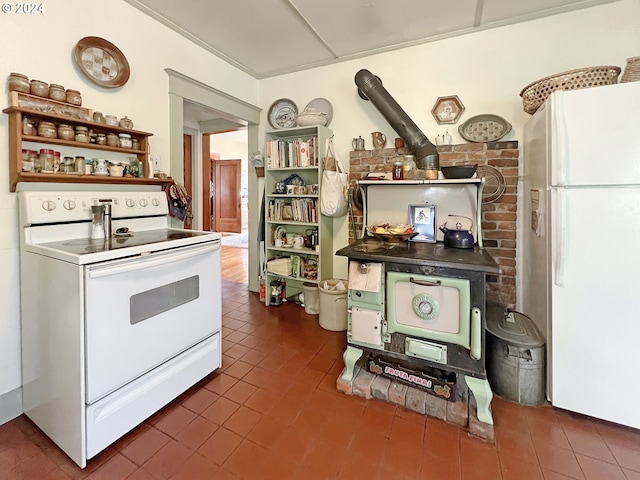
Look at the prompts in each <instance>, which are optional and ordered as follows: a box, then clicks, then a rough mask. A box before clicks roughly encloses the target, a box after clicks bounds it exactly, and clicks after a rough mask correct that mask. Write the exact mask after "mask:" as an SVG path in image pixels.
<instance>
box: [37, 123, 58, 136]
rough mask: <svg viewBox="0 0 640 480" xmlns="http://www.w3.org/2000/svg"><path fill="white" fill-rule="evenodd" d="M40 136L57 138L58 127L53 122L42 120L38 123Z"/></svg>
mask: <svg viewBox="0 0 640 480" xmlns="http://www.w3.org/2000/svg"><path fill="white" fill-rule="evenodd" d="M38 136H40V137H46V138H57V137H58V129H57V128H56V126H55V125H54V124H53V123H52V122H40V123H39V124H38Z"/></svg>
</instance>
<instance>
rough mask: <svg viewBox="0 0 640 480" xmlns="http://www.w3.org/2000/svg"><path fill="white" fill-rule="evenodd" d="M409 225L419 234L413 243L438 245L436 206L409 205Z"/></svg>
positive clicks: (425, 204)
mask: <svg viewBox="0 0 640 480" xmlns="http://www.w3.org/2000/svg"><path fill="white" fill-rule="evenodd" d="M409 223H411V224H412V225H413V228H414V230H415V231H416V232H418V234H417V235H416V236H414V237H412V238H411V239H410V241H412V242H429V243H436V206H435V205H429V204H427V203H420V204H417V205H409Z"/></svg>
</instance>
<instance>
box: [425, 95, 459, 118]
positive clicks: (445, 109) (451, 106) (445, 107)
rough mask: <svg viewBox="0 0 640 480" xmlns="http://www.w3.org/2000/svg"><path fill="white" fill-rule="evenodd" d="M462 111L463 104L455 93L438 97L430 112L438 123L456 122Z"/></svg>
mask: <svg viewBox="0 0 640 480" xmlns="http://www.w3.org/2000/svg"><path fill="white" fill-rule="evenodd" d="M462 112H464V105H463V104H462V102H461V101H460V99H459V98H458V96H457V95H450V96H448V97H438V100H436V103H435V105H434V106H433V109H432V110H431V114H432V115H433V117H434V118H435V119H436V121H437V122H438V123H439V124H443V123H456V122H457V121H458V119H459V118H460V115H462Z"/></svg>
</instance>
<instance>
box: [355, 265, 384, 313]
mask: <svg viewBox="0 0 640 480" xmlns="http://www.w3.org/2000/svg"><path fill="white" fill-rule="evenodd" d="M352 302H353V303H356V304H361V303H367V304H370V305H375V306H382V305H383V304H384V265H383V264H382V263H378V262H360V261H357V260H351V261H350V262H349V303H350V304H351V303H352Z"/></svg>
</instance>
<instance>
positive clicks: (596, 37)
mask: <svg viewBox="0 0 640 480" xmlns="http://www.w3.org/2000/svg"><path fill="white" fill-rule="evenodd" d="M639 18H640V1H638V0H623V1H621V2H616V3H612V4H607V5H603V6H598V7H592V8H588V9H585V10H580V11H577V12H572V13H567V14H562V15H557V16H554V17H549V18H544V19H540V20H535V21H530V22H526V23H521V24H517V25H511V26H507V27H502V28H496V29H494V30H487V31H483V32H478V33H474V34H470V35H466V36H463V37H455V38H450V39H446V40H441V41H438V42H434V43H427V44H424V45H420V46H415V47H410V48H406V49H403V50H400V51H397V52H389V53H383V54H379V55H374V56H371V57H367V58H363V59H358V60H352V61H347V62H343V63H339V64H336V65H332V66H327V67H322V68H317V69H313V70H307V71H304V72H299V73H293V74H288V75H282V76H279V77H276V78H271V79H266V80H262V81H261V82H260V103H261V106H262V108H263V112H264V114H266V112H267V111H268V108H269V105H270V104H271V102H273V101H274V100H276V99H278V98H282V97H286V98H290V99H291V100H293V101H294V102H296V104H297V105H298V109H300V110H302V109H303V108H304V107H305V105H306V104H307V103H308V102H309V101H310V100H312V99H314V98H316V97H324V98H327V99H328V100H329V101H330V102H331V103H332V105H333V120H332V122H331V124H330V125H329V128H331V129H332V130H333V132H334V134H335V144H336V149H337V153H338V156H340V157H341V158H342V160H343V162H344V163H348V156H349V151H350V150H351V140H352V138H354V137H358V135H362V137H363V138H364V139H365V141H366V147H367V148H371V135H370V132H373V131H376V130H379V131H382V132H383V133H385V134H386V136H387V138H388V142H387V145H390V146H392V145H393V139H394V138H395V137H397V134H396V133H395V132H394V131H393V129H392V128H391V126H390V125H389V123H388V122H387V121H386V120H385V119H384V118H383V117H382V115H380V113H379V112H378V111H377V110H376V109H375V107H374V106H373V105H372V104H371V103H370V102H366V101H364V100H362V99H361V98H360V97H359V96H358V94H357V89H356V86H355V83H354V80H353V79H354V76H355V74H356V73H357V72H358V71H359V70H360V69H362V68H366V69H368V70H370V71H371V72H372V73H373V74H374V75H377V76H379V77H380V78H381V79H382V82H383V84H384V86H385V87H386V89H387V90H388V91H389V93H390V94H391V95H392V96H393V97H394V98H395V100H396V101H397V102H398V104H400V106H401V107H402V108H403V109H404V110H405V111H406V112H407V114H408V115H409V117H410V118H411V119H412V120H413V121H414V122H415V123H416V124H417V125H418V127H419V128H420V129H421V130H422V131H423V132H424V133H425V135H427V137H429V138H430V139H431V140H432V141H434V139H435V137H436V135H438V134H442V133H445V131H448V132H449V133H451V134H452V135H453V138H454V143H464V140H462V138H461V137H460V135H459V134H458V132H457V127H458V126H459V125H461V124H462V123H463V122H464V121H465V120H467V119H468V118H471V117H472V116H475V115H479V114H483V113H493V114H496V115H500V116H502V117H503V118H505V119H507V120H508V121H509V122H510V123H511V124H513V127H514V128H513V131H512V132H511V133H509V134H508V135H507V136H506V137H505V138H504V139H505V140H511V139H515V140H521V138H522V135H521V134H522V126H523V124H524V122H526V120H527V119H528V118H529V115H528V114H526V113H524V111H523V110H522V101H521V98H520V96H519V93H520V91H521V90H522V89H523V88H524V87H525V86H526V85H528V84H529V83H532V82H534V81H536V80H539V79H541V78H543V77H546V76H548V75H553V74H555V73H559V72H562V71H566V70H571V69H574V68H582V67H589V66H596V65H618V66H620V67H621V68H624V66H625V63H626V61H625V60H626V58H628V57H632V56H637V55H639V54H640V28H639V27H638V19H639ZM425 21H428V19H425ZM448 95H458V97H459V98H460V100H461V102H462V103H463V104H464V106H465V107H466V110H465V111H464V113H463V115H462V116H461V117H460V119H459V121H458V123H457V124H456V125H453V126H452V125H438V124H437V122H436V121H435V119H434V118H433V116H432V114H431V109H432V108H433V106H434V104H435V102H436V100H437V98H438V97H441V96H448ZM261 125H262V126H263V128H264V127H266V126H268V123H267V122H266V117H265V120H264V121H262V122H261ZM334 232H336V237H335V240H334V248H335V249H336V250H337V249H338V248H341V247H342V246H344V245H346V244H347V238H348V225H347V219H346V217H345V218H342V219H338V220H335V223H334ZM346 274H347V272H346V261H345V260H344V259H343V258H339V257H336V260H335V262H334V275H335V276H340V277H342V278H346Z"/></svg>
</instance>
